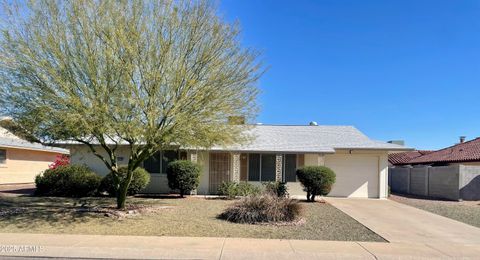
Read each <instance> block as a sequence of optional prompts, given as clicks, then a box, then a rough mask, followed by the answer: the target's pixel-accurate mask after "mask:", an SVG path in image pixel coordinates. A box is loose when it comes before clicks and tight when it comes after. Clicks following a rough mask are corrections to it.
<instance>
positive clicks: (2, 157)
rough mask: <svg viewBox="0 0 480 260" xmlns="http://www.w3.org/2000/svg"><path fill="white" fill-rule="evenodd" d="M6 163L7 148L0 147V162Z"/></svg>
mask: <svg viewBox="0 0 480 260" xmlns="http://www.w3.org/2000/svg"><path fill="white" fill-rule="evenodd" d="M6 163H7V150H5V149H0V164H6Z"/></svg>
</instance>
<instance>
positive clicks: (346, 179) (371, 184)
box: [325, 155, 379, 198]
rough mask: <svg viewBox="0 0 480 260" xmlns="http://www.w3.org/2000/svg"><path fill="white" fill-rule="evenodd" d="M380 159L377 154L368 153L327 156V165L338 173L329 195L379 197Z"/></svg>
mask: <svg viewBox="0 0 480 260" xmlns="http://www.w3.org/2000/svg"><path fill="white" fill-rule="evenodd" d="M378 160H379V158H378V157H377V156H366V155H327V156H325V166H327V167H329V168H331V169H332V170H333V171H334V172H335V173H336V175H337V179H336V182H335V184H334V185H333V188H332V191H331V192H330V194H328V196H334V197H357V198H378V197H379V196H378V194H379V191H378V181H379V170H378Z"/></svg>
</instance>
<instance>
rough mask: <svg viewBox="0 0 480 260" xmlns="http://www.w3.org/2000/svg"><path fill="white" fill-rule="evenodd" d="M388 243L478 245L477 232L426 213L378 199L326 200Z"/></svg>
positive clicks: (470, 227)
mask: <svg viewBox="0 0 480 260" xmlns="http://www.w3.org/2000/svg"><path fill="white" fill-rule="evenodd" d="M325 200H327V201H328V202H329V203H331V204H332V205H333V206H335V207H336V208H338V209H340V210H341V211H343V212H345V213H346V214H348V215H350V216H351V217H352V218H354V219H355V220H357V221H358V222H360V223H362V224H363V225H364V226H366V227H368V228H369V229H371V230H372V231H374V232H375V233H377V234H379V235H380V236H382V237H383V238H385V239H386V240H388V241H389V242H399V243H419V244H432V245H440V246H439V247H445V246H448V245H449V244H462V245H477V244H480V228H477V227H473V226H470V225H467V224H464V223H461V222H458V221H456V220H452V219H449V218H446V217H442V216H439V215H436V214H433V213H430V212H427V211H423V210H420V209H417V208H414V207H410V206H407V205H404V204H400V203H397V202H394V201H391V200H379V199H340V198H325Z"/></svg>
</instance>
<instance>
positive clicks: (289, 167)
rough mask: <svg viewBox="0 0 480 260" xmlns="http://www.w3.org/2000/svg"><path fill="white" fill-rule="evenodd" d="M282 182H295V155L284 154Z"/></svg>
mask: <svg viewBox="0 0 480 260" xmlns="http://www.w3.org/2000/svg"><path fill="white" fill-rule="evenodd" d="M283 161H284V165H283V180H284V181H285V182H296V181H297V172H296V171H297V155H296V154H285V156H284V157H283Z"/></svg>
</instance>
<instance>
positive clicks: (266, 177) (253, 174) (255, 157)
mask: <svg viewBox="0 0 480 260" xmlns="http://www.w3.org/2000/svg"><path fill="white" fill-rule="evenodd" d="M275 161H276V160H275V154H250V155H249V156H248V180H249V181H275V175H276V174H275Z"/></svg>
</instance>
